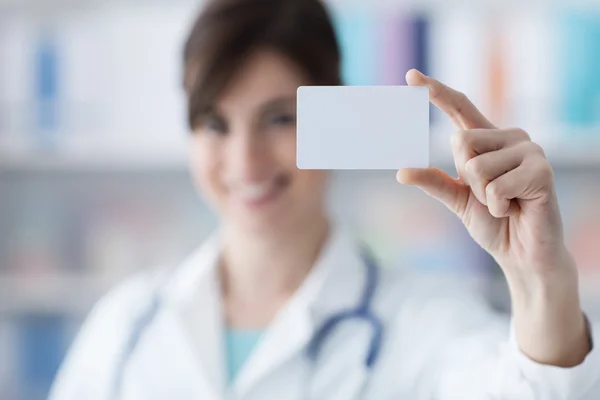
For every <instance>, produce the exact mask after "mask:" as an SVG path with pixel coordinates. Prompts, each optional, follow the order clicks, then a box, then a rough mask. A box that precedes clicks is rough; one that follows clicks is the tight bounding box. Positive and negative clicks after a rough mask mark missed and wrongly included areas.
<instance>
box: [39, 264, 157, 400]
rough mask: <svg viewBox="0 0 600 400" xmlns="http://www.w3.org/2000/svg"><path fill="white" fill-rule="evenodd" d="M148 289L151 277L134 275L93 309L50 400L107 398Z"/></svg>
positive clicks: (65, 362) (64, 363)
mask: <svg viewBox="0 0 600 400" xmlns="http://www.w3.org/2000/svg"><path fill="white" fill-rule="evenodd" d="M149 287H150V277H149V276H148V275H147V274H143V275H137V276H135V277H133V278H130V279H128V280H126V281H125V282H124V283H122V284H119V285H118V286H117V287H116V288H115V289H113V290H111V291H110V292H109V293H108V294H107V295H106V296H104V297H103V298H102V299H101V300H100V301H99V302H98V303H97V304H96V305H95V307H94V308H93V310H92V311H91V312H90V314H89V316H88V317H87V318H86V320H85V321H84V323H83V325H82V327H81V329H80V331H79V334H78V335H77V337H76V338H75V341H74V343H73V344H72V346H71V348H70V350H69V352H68V354H67V356H66V358H65V360H64V362H63V365H62V366H61V369H60V370H59V372H58V374H57V377H56V379H55V382H54V385H53V387H52V389H51V391H50V397H49V400H81V399H86V400H105V399H107V398H108V394H109V387H110V383H111V380H112V377H113V370H114V366H115V363H116V360H117V356H118V354H119V352H120V351H121V349H122V348H123V344H124V342H125V340H126V337H127V332H128V329H130V325H131V323H132V321H133V318H134V315H136V313H137V312H139V310H140V309H141V307H143V304H144V299H146V298H147V297H148V295H147V293H148V291H149V290H148V288H149Z"/></svg>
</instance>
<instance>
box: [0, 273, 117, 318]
mask: <svg viewBox="0 0 600 400" xmlns="http://www.w3.org/2000/svg"><path fill="white" fill-rule="evenodd" d="M116 280H117V278H116V277H111V276H108V275H100V274H93V273H85V272H60V273H44V274H39V275H26V274H15V273H6V272H4V273H0V315H7V314H8V315H22V314H27V313H61V314H65V313H66V314H74V315H81V314H82V313H83V314H85V313H87V312H88V311H89V309H90V308H91V307H92V306H93V304H94V303H95V302H96V301H97V299H98V298H99V297H100V296H101V295H102V294H103V293H105V292H106V291H107V290H108V289H109V288H110V287H111V286H112V284H114V282H116Z"/></svg>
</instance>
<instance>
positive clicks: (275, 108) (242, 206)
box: [51, 0, 600, 400]
mask: <svg viewBox="0 0 600 400" xmlns="http://www.w3.org/2000/svg"><path fill="white" fill-rule="evenodd" d="M184 54H185V56H184V61H185V88H186V92H187V95H188V104H189V121H190V124H191V127H192V130H193V134H192V136H191V144H190V150H191V172H192V174H193V176H194V178H195V182H196V184H197V186H198V188H199V189H200V190H201V192H202V193H203V194H204V196H205V197H206V199H207V200H208V201H209V202H210V203H211V204H212V205H213V206H214V209H215V210H216V212H218V214H219V216H220V221H221V223H220V227H219V229H218V230H217V232H215V234H214V235H213V236H212V237H211V238H210V239H209V240H208V241H207V242H206V243H204V244H202V245H201V246H200V248H199V249H198V250H197V251H196V252H195V253H194V254H192V255H191V256H190V257H189V259H188V260H187V261H185V262H184V263H182V264H181V265H179V266H177V267H176V268H169V269H167V270H166V272H164V273H148V274H146V275H143V276H137V277H134V278H132V279H131V280H129V281H127V282H124V283H123V284H121V285H120V286H119V287H118V288H116V289H114V290H113V291H112V292H111V293H109V294H108V295H107V296H106V297H105V298H104V299H102V300H101V301H100V302H99V304H98V305H97V306H96V307H95V309H94V310H93V312H92V313H91V315H90V316H89V318H88V320H87V322H86V323H85V324H84V326H83V328H82V330H81V332H80V335H79V337H78V338H77V340H76V342H75V343H74V345H73V348H72V350H71V352H70V354H69V355H68V357H67V359H66V361H65V364H64V366H63V368H62V370H61V371H60V373H59V375H58V377H57V381H56V383H55V386H54V388H53V391H52V394H51V398H52V399H53V400H82V399H86V400H94V399H98V400H100V399H102V400H104V399H140V400H142V399H143V400H148V399H202V400H209V399H223V398H228V399H248V400H254V399H256V400H258V399H291V400H295V399H307V398H310V399H319V400H325V399H326V400H331V399H343V400H345V399H412V400H421V399H423V400H424V399H442V400H454V399H456V400H459V399H460V400H470V399H472V400H481V399H492V398H493V399H515V400H534V399H536V400H542V399H543V400H559V399H560V400H584V399H590V400H592V399H598V398H600V384H599V381H600V354H599V352H598V349H593V350H592V347H593V345H592V343H593V339H594V338H595V341H596V343H600V339H599V337H598V336H597V335H596V336H595V337H594V336H593V335H592V331H591V328H590V327H589V326H588V324H587V323H586V319H585V316H584V314H583V313H582V311H581V308H580V302H579V294H578V282H577V281H578V278H577V270H576V266H575V264H574V262H573V259H572V257H571V255H570V254H569V251H568V250H567V248H566V247H565V243H564V238H563V230H562V223H561V216H560V213H559V209H558V205H557V200H556V194H555V186H554V179H553V175H552V169H551V167H550V165H549V163H548V161H547V160H546V158H545V157H544V152H543V151H542V149H541V148H540V147H539V146H538V145H536V144H535V143H533V142H532V141H531V140H530V138H529V136H528V135H527V133H525V132H523V131H522V130H520V129H500V128H497V127H495V126H493V125H492V124H491V123H490V122H489V121H488V120H487V119H486V118H485V116H483V115H482V114H481V113H480V112H479V111H478V110H477V109H476V108H475V107H474V106H473V104H471V103H470V102H469V100H468V99H467V98H466V97H465V96H464V95H462V94H461V93H459V92H456V91H454V90H452V89H450V88H448V87H446V86H444V85H443V84H442V83H440V82H437V81H436V80H434V79H432V78H430V77H427V76H424V75H423V74H421V73H420V72H418V71H416V70H411V71H409V72H408V74H407V81H408V83H409V84H410V85H423V86H427V87H428V88H429V90H430V98H431V102H432V103H433V104H435V105H436V106H437V107H439V108H440V109H442V110H443V111H444V112H445V113H446V114H448V116H449V117H450V118H451V119H452V121H453V122H454V124H455V125H456V128H457V131H458V132H457V133H455V134H454V136H453V141H452V144H453V154H454V159H455V162H456V168H457V171H458V178H456V179H453V178H451V177H450V176H448V175H446V174H445V173H444V172H442V171H440V170H438V169H435V168H428V169H414V170H400V171H398V174H397V178H398V181H399V182H400V183H403V184H410V185H416V186H418V187H420V188H421V189H423V191H425V192H426V193H427V194H428V195H430V196H433V197H434V198H436V199H438V200H439V201H441V202H442V203H444V204H445V205H446V206H448V208H449V209H450V210H452V211H453V212H454V213H456V215H457V216H458V218H460V219H461V221H462V222H463V223H464V224H465V226H466V227H467V229H468V231H469V232H470V234H471V235H472V237H473V238H474V239H475V240H476V241H477V243H479V244H480V245H481V246H482V247H483V248H484V249H486V250H487V251H488V252H489V253H490V254H491V255H492V256H493V257H494V258H495V259H496V261H497V262H498V263H499V265H500V266H501V267H502V269H503V271H504V274H505V276H506V279H507V281H508V284H509V288H510V294H511V298H512V306H513V308H512V309H513V315H512V319H511V324H510V327H508V326H501V324H500V325H499V324H498V323H497V322H496V320H495V319H494V317H493V316H492V314H491V313H490V312H489V310H487V309H486V308H485V306H484V304H482V301H481V300H480V299H477V298H471V297H469V296H468V295H467V294H465V293H464V291H461V289H460V288H457V287H449V286H448V285H447V286H445V287H444V286H436V285H431V284H429V283H424V282H420V281H418V280H415V278H413V277H410V276H407V275H403V274H402V273H399V272H397V271H392V270H390V269H385V268H380V267H379V265H378V264H377V262H376V260H375V259H374V258H373V257H372V255H371V254H370V252H369V251H368V250H367V249H363V248H362V247H361V246H360V245H358V244H357V243H356V242H355V241H354V240H353V239H352V238H350V237H349V236H348V235H346V234H344V232H342V231H341V230H340V229H339V227H338V226H337V225H336V224H335V223H333V221H332V220H331V219H330V218H329V216H328V215H327V213H326V210H325V198H326V187H327V181H328V179H329V176H328V174H327V173H326V172H324V171H301V170H298V169H297V168H296V166H295V165H296V160H295V146H296V138H295V96H296V89H297V87H298V86H300V85H305V84H313V85H321V84H340V83H341V79H340V54H339V50H338V44H337V41H336V37H335V35H334V31H333V29H332V25H331V21H330V18H329V16H328V14H327V12H326V10H325V9H324V7H323V5H322V4H321V3H320V2H319V1H318V0H287V1H282V0H216V1H211V2H210V3H209V5H208V6H206V8H205V9H204V11H203V12H202V14H201V15H200V17H199V19H198V20H197V22H196V24H195V25H194V27H193V29H192V31H191V33H190V36H189V39H188V41H187V44H186V47H185V53H184ZM323 112H326V110H324V111H323ZM340 145H343V143H342V144H340Z"/></svg>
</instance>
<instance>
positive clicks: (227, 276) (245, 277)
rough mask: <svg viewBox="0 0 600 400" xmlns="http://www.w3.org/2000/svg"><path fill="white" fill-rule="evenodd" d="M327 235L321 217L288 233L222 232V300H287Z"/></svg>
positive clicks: (304, 275)
mask: <svg viewBox="0 0 600 400" xmlns="http://www.w3.org/2000/svg"><path fill="white" fill-rule="evenodd" d="M328 234H329V223H328V221H327V219H326V218H325V217H324V216H319V217H318V218H315V220H312V221H310V222H308V221H307V223H306V224H304V225H303V226H302V227H301V229H296V230H294V231H293V232H289V233H287V234H282V233H281V232H273V234H271V235H266V236H265V235H256V234H252V233H248V232H240V231H239V230H236V229H225V230H224V248H223V253H222V255H221V256H222V257H221V265H220V268H221V275H222V277H223V293H224V295H225V297H227V298H230V299H232V298H233V299H237V301H241V302H248V303H255V304H256V303H259V302H263V301H277V300H281V299H287V298H289V297H290V296H291V295H292V294H293V293H294V292H295V291H296V289H297V288H298V287H299V286H300V284H301V283H302V281H303V280H304V278H306V276H307V275H308V273H309V272H310V270H311V268H312V266H313V264H314V263H315V261H316V259H317V257H318V256H319V252H320V251H321V248H322V247H323V244H324V242H325V241H326V239H327V236H328Z"/></svg>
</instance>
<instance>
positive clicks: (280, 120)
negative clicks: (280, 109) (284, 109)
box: [267, 113, 296, 126]
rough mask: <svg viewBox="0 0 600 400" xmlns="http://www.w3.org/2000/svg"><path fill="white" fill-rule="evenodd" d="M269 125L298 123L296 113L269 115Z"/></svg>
mask: <svg viewBox="0 0 600 400" xmlns="http://www.w3.org/2000/svg"><path fill="white" fill-rule="evenodd" d="M267 122H268V123H269V125H276V126H288V125H294V124H295V123H296V115H294V114H291V113H276V114H273V115H270V116H268V118H267Z"/></svg>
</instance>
